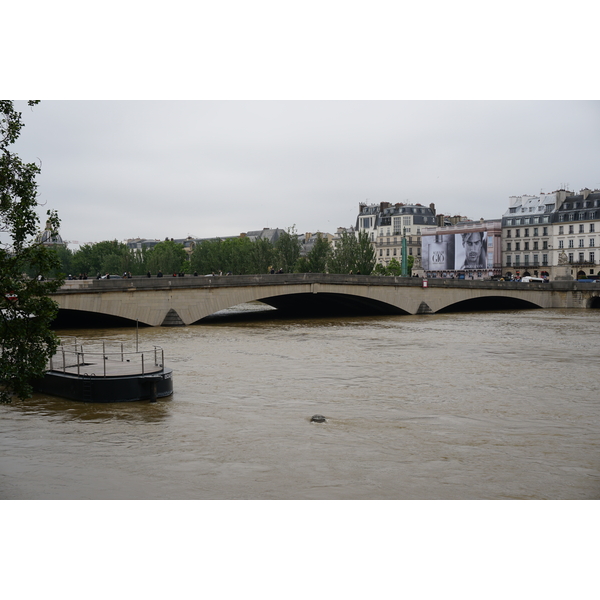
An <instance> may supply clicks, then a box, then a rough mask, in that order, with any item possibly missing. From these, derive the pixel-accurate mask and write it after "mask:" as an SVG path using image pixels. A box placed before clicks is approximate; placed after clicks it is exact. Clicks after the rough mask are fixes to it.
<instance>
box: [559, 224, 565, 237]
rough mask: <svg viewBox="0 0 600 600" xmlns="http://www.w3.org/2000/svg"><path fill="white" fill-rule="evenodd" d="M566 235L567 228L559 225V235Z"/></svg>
mask: <svg viewBox="0 0 600 600" xmlns="http://www.w3.org/2000/svg"><path fill="white" fill-rule="evenodd" d="M564 233H565V226H564V225H559V226H558V235H563V234H564Z"/></svg>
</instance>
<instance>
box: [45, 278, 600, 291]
mask: <svg viewBox="0 0 600 600" xmlns="http://www.w3.org/2000/svg"><path fill="white" fill-rule="evenodd" d="M303 283H308V284H310V283H321V284H333V285H357V286H393V287H422V285H423V280H422V279H421V278H420V277H387V276H381V275H337V274H328V273H287V274H275V275H229V276H226V275H221V276H219V275H217V276H214V277H213V276H210V277H208V276H204V277H203V276H197V277H195V276H193V275H189V276H185V277H172V276H164V277H143V276H138V277H132V278H130V279H86V280H72V281H65V284H64V285H63V287H62V288H61V289H60V290H59V291H58V292H57V293H58V294H64V293H69V292H73V293H78V294H79V293H85V292H90V293H98V292H108V291H117V290H122V291H125V290H169V289H182V288H190V289H194V288H209V289H211V288H222V287H246V286H266V285H267V286H270V285H282V284H283V285H298V284H303ZM427 286H428V287H429V288H459V289H498V290H502V289H504V290H526V289H529V290H532V289H536V290H542V291H551V290H554V291H577V290H585V291H589V290H594V289H597V290H599V291H600V283H589V282H583V283H579V282H578V281H576V280H574V281H551V282H549V283H521V282H517V281H486V280H483V281H482V280H470V279H441V278H440V279H437V278H436V279H428V280H427Z"/></svg>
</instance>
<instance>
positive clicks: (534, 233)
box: [533, 227, 539, 237]
mask: <svg viewBox="0 0 600 600" xmlns="http://www.w3.org/2000/svg"><path fill="white" fill-rule="evenodd" d="M538 231H539V229H538V228H537V227H534V228H533V237H537V236H538Z"/></svg>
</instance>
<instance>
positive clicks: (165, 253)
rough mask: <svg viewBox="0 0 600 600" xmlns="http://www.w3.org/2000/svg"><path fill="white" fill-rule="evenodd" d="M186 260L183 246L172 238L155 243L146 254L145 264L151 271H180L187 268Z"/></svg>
mask: <svg viewBox="0 0 600 600" xmlns="http://www.w3.org/2000/svg"><path fill="white" fill-rule="evenodd" d="M186 261H187V253H186V251H185V248H184V247H183V246H182V245H181V244H178V243H177V242H174V241H173V240H165V241H164V242H160V243H159V244H156V246H154V248H152V249H151V250H149V251H148V252H147V255H146V265H147V267H148V270H149V271H151V272H152V273H157V272H158V271H162V272H163V273H182V272H184V271H185V270H187V267H185V264H186Z"/></svg>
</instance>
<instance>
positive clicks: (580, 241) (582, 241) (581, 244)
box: [579, 238, 585, 248]
mask: <svg viewBox="0 0 600 600" xmlns="http://www.w3.org/2000/svg"><path fill="white" fill-rule="evenodd" d="M584 245H585V240H584V239H583V238H580V240H579V247H580V248H583V247H584Z"/></svg>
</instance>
